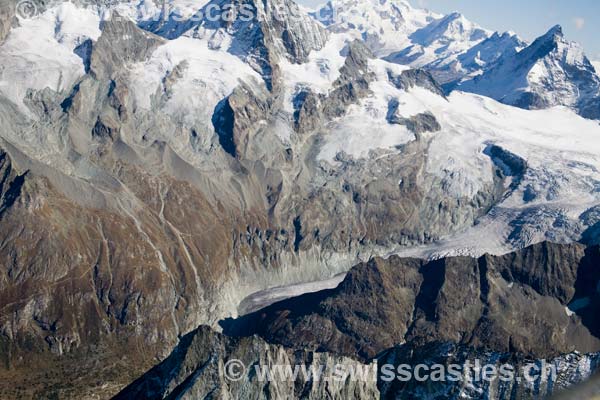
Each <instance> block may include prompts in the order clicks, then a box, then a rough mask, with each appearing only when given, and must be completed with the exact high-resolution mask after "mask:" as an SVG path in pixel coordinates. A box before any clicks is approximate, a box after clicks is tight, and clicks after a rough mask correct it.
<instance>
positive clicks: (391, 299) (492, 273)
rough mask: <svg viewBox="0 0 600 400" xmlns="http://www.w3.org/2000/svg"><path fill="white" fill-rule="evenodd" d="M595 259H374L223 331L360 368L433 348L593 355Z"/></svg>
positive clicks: (565, 254) (536, 255)
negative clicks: (356, 362) (408, 350)
mask: <svg viewBox="0 0 600 400" xmlns="http://www.w3.org/2000/svg"><path fill="white" fill-rule="evenodd" d="M599 258H600V252H599V249H598V247H588V248H586V247H584V246H582V245H577V244H574V245H554V244H550V243H542V244H539V245H534V246H532V247H529V248H527V249H524V250H522V251H517V252H515V253H510V254H507V255H505V256H499V257H496V256H489V255H486V256H483V257H481V258H479V259H475V258H467V257H457V258H446V259H441V260H437V261H431V262H426V261H423V260H418V259H402V258H399V257H396V256H392V257H390V258H389V259H387V260H383V259H378V258H375V259H372V260H371V261H369V262H368V263H364V264H361V265H358V266H356V267H354V268H353V269H352V270H351V271H350V272H349V274H348V275H347V276H346V278H345V279H344V281H343V282H342V283H341V284H340V285H339V286H338V287H337V288H335V289H331V290H326V291H322V292H318V293H314V294H307V295H304V296H300V297H298V298H293V299H289V300H286V301H283V302H280V303H276V304H274V305H271V306H269V307H267V308H266V309H263V310H260V311H258V312H256V313H253V314H249V315H247V316H244V317H241V318H239V319H238V320H228V321H224V322H223V327H224V331H225V333H228V334H233V335H241V336H247V335H252V334H259V335H260V336H262V337H264V338H265V339H266V340H268V341H270V342H273V343H279V344H283V345H285V346H288V347H296V348H300V347H301V348H306V349H313V350H319V351H330V352H334V353H336V354H344V355H348V356H357V357H359V358H360V359H362V360H368V359H371V358H373V357H375V356H376V355H377V354H379V353H380V352H382V351H383V350H385V349H387V348H390V347H393V346H395V345H398V344H403V343H408V344H410V345H411V346H420V345H424V344H427V343H430V342H434V341H440V342H453V343H458V344H463V345H467V346H470V347H473V348H481V349H485V350H490V351H495V352H501V353H515V354H523V355H525V356H528V357H532V358H550V357H555V356H558V355H561V354H565V353H570V352H573V351H580V352H594V351H599V350H600V325H599V324H598V321H596V320H595V318H594V315H595V312H596V310H597V307H598V302H599V301H600V293H599V292H598V290H597V289H598V285H599V284H600V269H598V265H599V262H600V259H599Z"/></svg>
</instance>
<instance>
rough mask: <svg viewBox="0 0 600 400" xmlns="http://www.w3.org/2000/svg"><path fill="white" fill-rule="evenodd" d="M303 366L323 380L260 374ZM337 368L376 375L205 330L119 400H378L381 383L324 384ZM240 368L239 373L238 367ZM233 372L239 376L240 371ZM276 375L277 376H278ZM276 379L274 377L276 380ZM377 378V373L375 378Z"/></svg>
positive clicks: (324, 357) (329, 358)
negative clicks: (319, 373) (232, 365)
mask: <svg viewBox="0 0 600 400" xmlns="http://www.w3.org/2000/svg"><path fill="white" fill-rule="evenodd" d="M231 360H238V361H239V362H241V363H242V364H243V365H244V366H245V367H246V370H245V371H243V372H242V373H241V375H240V376H239V379H238V376H237V375H233V376H234V377H235V379H230V378H228V377H227V376H225V374H224V371H225V370H226V364H227V362H228V361H231ZM275 365H278V366H288V365H289V366H290V367H291V368H292V370H293V368H295V367H296V366H298V368H299V367H300V366H304V368H305V370H306V371H311V368H313V369H314V371H319V369H320V368H323V370H322V371H323V379H319V378H315V377H314V376H313V377H310V376H304V375H303V374H302V373H298V375H297V376H298V379H296V380H293V379H284V378H283V377H273V378H272V379H271V380H268V379H264V377H261V374H260V373H257V371H259V369H260V370H263V369H264V370H266V369H267V368H273V371H275V368H274V366H275ZM336 365H338V366H341V367H344V368H348V369H350V368H353V367H354V368H357V367H358V368H364V369H365V370H366V369H368V368H369V369H370V370H372V371H374V372H376V367H375V365H374V364H372V365H369V366H367V365H361V364H360V363H358V362H357V361H354V360H351V359H348V358H345V357H340V356H335V355H331V354H327V353H314V352H309V351H306V352H303V351H291V350H288V349H284V348H283V347H281V346H276V345H270V344H268V343H266V342H264V341H263V340H262V339H260V338H257V337H254V338H242V339H232V338H228V337H227V336H223V335H221V334H219V333H216V332H214V331H213V330H211V329H210V328H209V327H200V328H198V329H197V330H195V331H194V332H191V333H189V334H188V335H186V336H184V337H183V338H181V340H180V342H179V344H178V345H177V347H176V348H175V350H174V351H173V353H171V355H170V356H169V357H167V358H166V359H165V360H164V361H163V362H162V363H160V364H159V365H157V366H156V367H154V368H153V369H152V370H150V371H149V372H147V373H146V374H144V375H143V376H142V377H140V378H139V379H138V380H136V381H135V382H133V383H132V384H131V385H129V386H128V387H126V388H125V389H123V391H121V392H120V393H119V394H117V395H116V396H115V397H114V399H115V400H119V399H133V398H135V399H138V398H139V399H142V398H143V399H148V400H153V399H171V398H178V399H204V398H226V399H242V398H244V399H283V398H287V399H292V398H294V399H314V400H317V399H324V398H329V399H340V400H341V399H375V398H378V397H379V392H378V390H377V382H376V379H371V380H365V381H359V380H357V381H351V380H350V379H348V380H339V381H334V380H333V379H332V380H329V381H327V380H325V379H324V378H325V377H326V376H327V374H328V373H331V372H332V371H333V370H334V367H335V366H336ZM236 368H239V366H238V367H236ZM232 372H235V373H238V372H239V370H238V369H235V370H232ZM315 373H316V372H315ZM274 374H275V373H274ZM273 376H274V375H273ZM372 376H373V377H374V378H375V377H376V373H374V374H372Z"/></svg>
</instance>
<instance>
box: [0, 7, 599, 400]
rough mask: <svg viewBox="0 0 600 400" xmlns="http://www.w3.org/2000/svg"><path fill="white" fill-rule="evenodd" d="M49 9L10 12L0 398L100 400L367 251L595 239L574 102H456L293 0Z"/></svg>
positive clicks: (584, 125) (593, 150)
mask: <svg viewBox="0 0 600 400" xmlns="http://www.w3.org/2000/svg"><path fill="white" fill-rule="evenodd" d="M3 4H4V3H3ZM14 4H15V2H9V5H14ZM36 4H37V5H38V6H39V7H37V14H35V15H30V16H24V15H21V14H20V13H18V12H17V13H16V16H15V13H14V11H15V9H14V8H10V7H9V8H8V12H6V10H7V9H6V8H4V9H2V10H3V11H2V12H0V21H1V22H0V27H2V29H1V32H4V33H2V40H0V42H1V43H2V44H0V148H1V149H2V150H1V152H0V155H1V156H0V194H1V196H2V197H1V203H0V309H1V313H0V348H2V368H0V378H1V379H0V381H2V382H17V384H15V385H12V384H11V385H10V387H6V386H4V385H0V389H1V392H0V397H2V398H5V397H7V398H12V397H20V396H24V397H37V398H40V397H41V396H42V395H43V396H47V397H52V396H59V397H62V398H88V397H92V396H93V395H94V394H95V393H97V392H99V391H100V392H101V393H102V394H103V396H104V397H109V396H111V395H112V394H114V393H116V392H117V391H118V390H120V389H121V388H122V387H124V386H125V385H127V384H129V383H131V381H132V380H133V378H134V377H136V376H138V375H139V374H141V373H142V372H143V371H145V370H147V369H148V368H149V367H150V366H151V365H154V364H156V363H157V362H159V361H160V360H163V359H164V358H165V357H166V356H167V355H168V354H169V353H170V352H171V350H172V349H173V347H174V346H175V345H176V344H177V343H178V342H179V340H180V338H181V337H183V336H184V335H185V334H187V333H189V332H192V331H193V330H195V329H196V328H197V327H198V326H200V325H202V324H206V325H210V326H213V327H216V326H217V323H218V321H219V320H221V319H222V318H226V317H235V316H237V314H238V307H239V306H240V303H242V301H243V300H244V299H245V298H246V297H247V296H249V295H252V294H253V293H256V292H260V291H262V290H265V289H269V288H272V287H277V286H281V285H288V284H298V283H303V282H311V281H317V280H321V279H328V278H331V277H333V276H336V275H338V274H339V273H342V272H346V271H347V270H348V269H350V268H351V267H352V266H353V265H355V264H357V263H359V262H361V261H367V260H369V259H370V258H371V257H372V256H377V255H381V256H387V255H391V254H395V253H400V254H406V253H410V254H412V255H419V256H422V257H424V258H428V259H429V258H431V259H433V258H439V257H441V256H443V255H456V254H469V255H477V256H478V255H481V254H483V253H484V252H493V253H504V252H507V251H510V250H513V249H515V248H520V247H524V246H526V245H529V244H532V243H536V242H539V241H541V240H546V239H548V240H553V241H565V242H567V241H574V240H583V241H586V242H587V243H595V242H597V241H598V237H599V236H598V232H599V230H598V224H599V221H600V216H599V215H600V214H598V205H600V194H599V193H600V191H599V190H598V187H599V185H600V184H599V182H600V173H599V172H598V171H599V168H600V160H599V159H598V154H600V149H599V148H598V145H597V140H594V139H595V138H596V137H597V136H598V135H600V127H599V126H598V125H597V124H596V123H594V122H592V121H589V120H585V119H583V118H581V117H579V116H577V115H575V114H574V113H573V112H571V111H569V110H566V109H561V110H540V111H535V112H532V111H526V110H520V109H515V108H514V107H510V106H506V105H503V104H499V103H497V102H495V101H493V100H491V99H488V98H485V97H482V96H478V95H473V94H466V93H462V92H455V93H452V94H451V95H449V96H445V95H444V93H443V91H442V90H441V88H440V85H439V84H438V83H437V82H436V81H435V79H434V78H433V77H432V75H431V74H430V73H429V72H427V71H425V70H421V69H413V68H411V67H410V66H402V65H398V64H395V63H390V62H387V61H385V60H382V59H379V58H377V54H374V52H373V51H372V50H376V49H375V48H373V47H372V46H370V45H368V44H369V43H367V44H365V43H364V42H363V41H362V40H361V39H362V38H361V36H360V35H359V36H358V37H357V35H356V32H354V31H352V32H351V31H346V30H344V29H341V30H339V32H336V30H335V29H333V28H332V27H329V28H325V27H324V26H321V25H320V24H319V23H318V22H315V21H314V20H313V19H311V18H309V16H308V15H307V14H304V12H303V10H302V9H300V8H299V7H298V6H296V5H295V4H294V3H293V2H291V1H289V0H268V1H254V0H244V1H216V0H215V1H211V2H207V3H203V4H195V3H194V4H191V3H190V2H186V1H182V0H172V1H169V2H167V5H168V6H169V7H167V8H166V11H165V10H164V9H162V8H161V7H159V4H157V3H155V2H152V1H144V2H140V3H138V2H113V1H111V2H107V1H101V0H98V1H94V2H85V3H79V2H61V1H57V2H43V3H39V4H38V3H36ZM382 4H383V3H382ZM212 6H228V7H227V9H230V10H231V9H233V10H236V11H238V12H236V13H233V15H235V18H234V19H233V20H228V21H225V22H224V20H223V21H221V20H220V21H211V20H209V19H206V18H199V15H201V14H202V15H204V12H206V11H207V10H208V9H209V8H211V9H212V8H214V7H212ZM243 10H250V11H251V15H253V16H254V17H253V19H251V20H249V21H248V20H245V19H244V18H242V17H243V15H244V14H243V12H242V11H243ZM277 10H287V11H288V12H289V13H286V14H285V16H284V18H279V17H276V16H275V15H274V14H275V13H276V12H277ZM292 15H299V19H298V18H295V17H294V18H292V17H291V16H292ZM418 15H421V14H418ZM422 16H424V17H423V18H424V19H423V20H422V21H423V24H422V25H420V27H419V28H425V26H426V25H428V24H431V23H433V21H434V19H435V18H434V19H428V17H427V16H425V14H422ZM15 18H16V22H15ZM397 18H398V21H400V20H399V18H400V17H399V16H397ZM403 18H405V19H410V18H412V17H410V16H409V15H405V16H404V17H403ZM420 18H421V17H414V21H420V20H421V19H420ZM439 18H441V16H439ZM439 18H437V19H435V20H438V19H439ZM398 23H399V24H400V22H398ZM419 24H420V22H419ZM400 25H401V24H400ZM414 26H415V27H416V26H417V22H414ZM6 27H10V29H8V28H6ZM411 29H412V28H411ZM482 40H483V39H482ZM434 42H435V41H434ZM375 53H377V51H375ZM457 56H458V55H457ZM507 121H510V123H507ZM474 238H476V240H474ZM415 252H416V253H418V254H415ZM98 366H100V367H99V368H98ZM49 370H51V371H52V373H49V372H48V371H49ZM48 382H50V383H48ZM48 388H50V389H48ZM100 389H101V390H100Z"/></svg>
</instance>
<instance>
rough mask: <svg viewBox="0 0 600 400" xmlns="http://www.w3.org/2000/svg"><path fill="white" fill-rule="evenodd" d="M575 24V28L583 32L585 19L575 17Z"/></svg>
mask: <svg viewBox="0 0 600 400" xmlns="http://www.w3.org/2000/svg"><path fill="white" fill-rule="evenodd" d="M573 23H574V24H575V28H577V29H578V30H581V29H583V27H584V26H585V18H583V17H575V18H573Z"/></svg>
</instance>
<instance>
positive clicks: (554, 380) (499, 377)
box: [378, 343, 600, 400]
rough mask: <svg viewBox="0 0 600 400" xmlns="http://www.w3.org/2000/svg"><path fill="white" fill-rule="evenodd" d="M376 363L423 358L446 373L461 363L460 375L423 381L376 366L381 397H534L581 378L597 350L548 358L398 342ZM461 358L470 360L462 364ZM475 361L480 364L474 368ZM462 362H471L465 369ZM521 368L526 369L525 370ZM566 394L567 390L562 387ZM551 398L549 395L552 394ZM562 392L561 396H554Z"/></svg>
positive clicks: (596, 364) (597, 362) (598, 358)
mask: <svg viewBox="0 0 600 400" xmlns="http://www.w3.org/2000/svg"><path fill="white" fill-rule="evenodd" d="M378 362H379V365H386V364H389V365H393V366H394V367H396V368H398V366H400V365H410V366H413V367H414V366H416V365H419V364H425V365H427V366H429V367H430V368H432V367H433V366H434V365H443V366H445V371H446V372H445V373H444V377H445V378H447V377H448V376H449V373H448V372H447V371H450V370H451V368H450V365H453V366H454V367H453V368H456V366H460V367H461V372H462V373H463V375H462V379H460V380H455V381H453V380H452V379H444V380H442V381H439V382H433V381H431V382H428V384H426V385H424V384H423V383H422V382H418V381H417V380H414V379H413V380H411V381H408V382H402V381H399V380H397V379H394V380H391V379H389V377H390V374H389V371H390V370H392V368H389V367H388V369H387V373H386V372H385V371H383V370H380V380H379V385H378V387H379V389H380V390H381V398H385V399H398V400H401V399H402V400H404V399H407V400H409V399H410V400H412V399H414V400H420V399H423V400H424V399H430V398H432V397H435V398H444V399H449V400H450V399H451V400H458V399H497V400H535V399H541V398H551V397H552V396H553V395H560V394H562V393H563V392H564V391H565V389H566V388H569V387H571V386H573V385H577V384H579V383H582V382H585V381H587V379H589V378H590V376H591V375H592V374H593V373H594V371H597V370H598V368H600V353H592V354H580V353H570V354H565V355H562V356H559V357H556V358H552V359H544V360H539V359H537V360H536V359H531V358H525V357H521V356H518V355H515V354H511V353H495V352H490V351H481V350H475V349H473V348H470V347H467V346H457V345H455V344H452V343H431V344H428V345H425V346H420V347H417V348H414V347H412V346H410V345H408V346H406V345H400V346H397V347H395V348H393V349H390V350H389V351H386V352H385V354H383V355H382V356H380V357H379V359H378ZM467 363H470V366H469V367H467ZM475 363H479V367H480V368H481V369H479V370H477V369H476V367H475V365H474V364H475ZM483 366H487V367H486V368H488V371H489V370H490V369H491V368H492V367H493V368H496V370H495V371H496V372H495V373H494V374H495V375H496V376H495V378H494V379H493V380H492V381H491V382H490V380H486V379H483V375H482V370H483V368H482V367H483ZM465 368H471V371H470V373H469V374H467V372H466V371H465ZM526 374H527V375H526ZM565 394H566V395H567V396H568V395H569V392H566V393H565ZM552 398H553V397H552ZM560 398H562V397H560Z"/></svg>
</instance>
